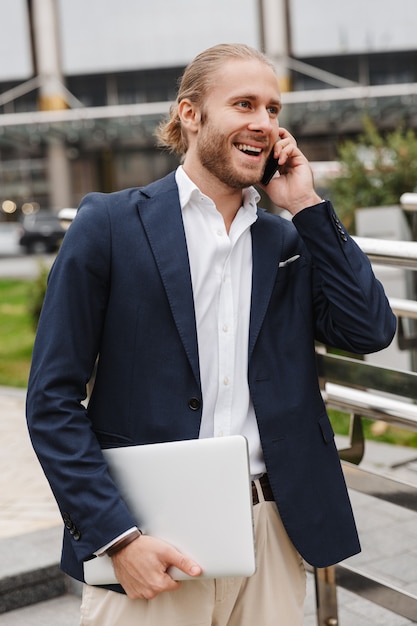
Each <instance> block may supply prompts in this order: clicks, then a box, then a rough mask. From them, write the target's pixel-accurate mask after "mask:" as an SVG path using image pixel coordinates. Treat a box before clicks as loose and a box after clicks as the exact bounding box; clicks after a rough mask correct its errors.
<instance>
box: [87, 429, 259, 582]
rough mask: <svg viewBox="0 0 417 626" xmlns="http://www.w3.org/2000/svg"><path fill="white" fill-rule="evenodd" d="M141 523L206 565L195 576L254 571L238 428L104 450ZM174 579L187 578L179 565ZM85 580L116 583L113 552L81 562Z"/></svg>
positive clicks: (248, 501) (246, 476) (244, 458)
mask: <svg viewBox="0 0 417 626" xmlns="http://www.w3.org/2000/svg"><path fill="white" fill-rule="evenodd" d="M103 454H104V456H105V458H106V461H107V463H108V465H109V471H110V474H111V475H112V477H113V479H114V481H115V482H116V484H117V485H118V487H119V489H120V492H121V494H122V497H123V498H124V500H125V501H126V503H127V505H128V507H129V509H130V510H131V512H132V514H133V516H134V518H135V519H136V520H137V525H138V527H139V528H140V529H141V530H142V532H143V533H144V534H149V535H152V536H155V537H158V538H160V539H163V540H165V541H167V542H168V543H170V544H171V545H173V546H174V547H175V548H177V549H178V550H179V551H180V552H182V553H183V554H185V555H186V556H189V557H191V558H192V559H194V560H195V561H196V562H197V563H198V564H199V565H200V566H201V567H202V569H203V573H202V575H201V576H200V577H199V578H221V577H226V576H245V577H246V576H251V575H252V574H253V573H254V571H255V547H254V530H253V517H252V493H251V483H250V474H249V460H248V445H247V441H246V438H245V437H243V436H241V435H233V436H229V437H215V438H210V439H192V440H186V441H173V442H166V443H156V444H149V445H140V446H129V447H122V448H111V449H108V450H103ZM169 573H170V575H171V576H172V577H173V578H174V579H176V580H183V579H190V580H195V578H193V577H189V576H188V575H186V574H184V573H183V572H181V571H180V570H178V569H176V568H171V570H170V571H169ZM84 576H85V580H86V582H87V583H88V584H91V585H107V584H114V583H117V580H116V578H115V575H114V571H113V566H112V562H111V559H110V557H108V556H107V555H106V556H103V557H97V558H94V559H92V560H90V561H86V562H85V563H84Z"/></svg>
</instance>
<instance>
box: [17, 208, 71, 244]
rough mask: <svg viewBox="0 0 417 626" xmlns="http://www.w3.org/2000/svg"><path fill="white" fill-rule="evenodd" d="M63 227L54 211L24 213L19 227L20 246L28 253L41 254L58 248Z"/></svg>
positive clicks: (62, 235)
mask: <svg viewBox="0 0 417 626" xmlns="http://www.w3.org/2000/svg"><path fill="white" fill-rule="evenodd" d="M65 232H66V231H65V229H64V228H63V227H62V225H61V221H60V219H59V217H58V216H57V215H55V213H51V212H50V211H38V213H33V214H31V215H25V217H24V218H23V220H22V222H21V227H20V238H19V244H20V246H21V247H22V248H23V249H24V250H25V251H26V252H27V253H29V254H43V253H45V252H55V251H56V250H58V248H59V246H60V244H61V242H62V240H63V238H64V235H65Z"/></svg>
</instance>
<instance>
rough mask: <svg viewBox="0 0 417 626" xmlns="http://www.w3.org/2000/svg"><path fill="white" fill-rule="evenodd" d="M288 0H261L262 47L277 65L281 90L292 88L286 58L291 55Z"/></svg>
mask: <svg viewBox="0 0 417 626" xmlns="http://www.w3.org/2000/svg"><path fill="white" fill-rule="evenodd" d="M288 11H289V8H288V0H259V17H260V30H261V47H262V51H263V52H265V54H266V55H267V57H268V58H269V59H271V61H273V63H274V64H275V67H276V71H277V76H278V81H279V86H280V90H281V92H286V91H290V90H291V84H290V73H289V70H288V68H287V64H286V59H287V57H288V56H289V49H290V35H289V14H288Z"/></svg>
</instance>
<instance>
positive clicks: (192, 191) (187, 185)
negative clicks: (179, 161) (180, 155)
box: [175, 165, 261, 215]
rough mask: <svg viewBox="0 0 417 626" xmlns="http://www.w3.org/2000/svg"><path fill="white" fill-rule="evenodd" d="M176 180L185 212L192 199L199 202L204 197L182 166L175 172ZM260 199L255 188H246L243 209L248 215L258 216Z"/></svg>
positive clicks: (243, 195)
mask: <svg viewBox="0 0 417 626" xmlns="http://www.w3.org/2000/svg"><path fill="white" fill-rule="evenodd" d="M175 180H176V183H177V186H178V194H179V198H180V205H181V210H184V208H185V207H186V206H187V204H188V203H189V202H190V200H191V199H195V200H197V201H198V200H199V198H200V197H201V196H204V194H203V193H202V192H201V191H200V189H199V188H198V187H197V185H196V184H195V183H193V181H192V180H191V178H190V177H189V176H188V175H187V174H186V173H185V171H184V168H183V167H182V165H179V166H178V168H177V171H176V172H175ZM205 197H207V196H205ZM260 197H261V196H260V195H259V193H258V192H257V191H256V189H255V187H245V188H244V189H243V192H242V207H243V208H244V209H245V210H246V211H247V212H248V213H251V214H253V215H256V211H257V203H258V201H259V199H260Z"/></svg>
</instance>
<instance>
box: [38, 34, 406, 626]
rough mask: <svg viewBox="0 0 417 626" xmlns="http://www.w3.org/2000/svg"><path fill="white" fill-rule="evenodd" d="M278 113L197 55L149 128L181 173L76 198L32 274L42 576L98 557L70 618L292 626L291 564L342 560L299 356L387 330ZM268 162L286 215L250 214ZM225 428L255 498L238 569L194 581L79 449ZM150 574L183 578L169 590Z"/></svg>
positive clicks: (341, 488) (237, 73)
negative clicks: (43, 263) (52, 530)
mask: <svg viewBox="0 0 417 626" xmlns="http://www.w3.org/2000/svg"><path fill="white" fill-rule="evenodd" d="M280 108H281V100H280V93H279V89H278V83H277V79H276V75H275V73H274V70H273V67H272V66H271V64H270V63H269V61H267V59H266V58H265V57H264V56H263V55H261V54H260V53H259V52H257V51H256V50H253V49H251V48H248V47H246V46H242V45H220V46H215V47H214V48H212V49H209V50H206V51H205V52H203V53H202V54H200V55H199V56H198V57H196V59H195V60H194V61H193V62H192V63H191V64H190V66H189V67H188V68H187V69H186V71H185V73H184V76H183V79H182V82H181V86H180V88H179V93H178V98H177V101H176V103H175V105H174V106H173V108H172V110H171V117H170V119H169V120H168V122H167V123H166V124H164V125H162V127H161V128H160V129H159V139H160V142H161V143H162V144H163V145H165V146H168V147H169V148H170V149H171V150H174V151H176V152H178V153H180V154H181V155H182V156H183V164H182V166H180V167H179V168H178V170H177V171H176V172H175V173H172V174H170V175H168V176H167V177H165V178H164V179H162V180H160V181H157V182H155V183H152V184H151V185H149V186H147V187H145V188H142V189H129V190H125V191H122V192H118V193H115V194H110V195H105V194H90V195H89V196H87V197H86V198H85V199H84V201H83V202H82V203H81V206H80V209H79V212H78V215H77V217H76V219H75V220H74V223H73V224H72V226H71V228H70V229H69V231H68V233H67V235H66V237H65V240H64V242H63V245H62V248H61V251H60V253H59V254H58V257H57V260H56V262H55V264H54V267H53V269H52V271H51V274H50V280H49V286H48V290H47V295H46V298H45V303H44V307H43V311H42V315H41V319H40V323H39V329H38V334H37V339H36V343H35V348H34V354H33V365H32V372H31V377H30V381H29V389H28V405H27V406H28V410H27V412H28V423H29V428H30V432H31V436H32V440H33V444H34V447H35V449H36V451H37V454H38V456H39V458H40V461H41V463H42V465H43V467H44V470H45V473H46V475H47V477H48V479H49V481H50V484H51V487H52V489H53V491H54V494H55V496H56V499H57V502H58V505H59V507H60V510H61V512H62V516H63V519H64V524H65V532H64V546H63V555H62V567H63V569H64V570H65V571H66V572H68V573H69V574H70V575H72V576H74V577H75V578H78V579H82V571H83V570H82V563H83V561H85V560H86V559H88V558H91V557H92V555H93V554H101V553H103V552H105V551H108V553H109V554H111V555H112V556H111V558H112V560H113V566H114V569H115V573H116V576H117V579H118V580H119V582H120V584H121V587H115V588H112V589H110V590H107V589H102V588H95V587H91V586H85V587H84V597H83V604H82V615H83V618H82V619H83V621H82V624H84V625H87V624H88V625H89V626H91V625H95V626H106V625H110V624H123V625H124V626H130V625H131V624H132V625H133V624H140V625H141V626H144V625H146V626H147V625H153V626H164V625H169V626H173V625H176V624H178V625H182V626H184V625H185V624H187V625H188V624H190V625H191V624H193V625H194V624H195V625H197V624H199V625H205V626H209V625H214V624H216V625H217V626H226V625H227V626H253V624H262V625H263V626H265V625H266V626H268V625H271V626H272V624H274V625H276V624H277V623H279V624H283V625H285V626H298V625H301V624H302V621H303V601H304V594H305V574H304V568H303V561H302V558H304V559H305V560H306V561H308V562H310V563H311V564H313V565H315V566H318V567H324V566H327V565H330V564H332V563H335V562H337V561H340V560H341V559H344V558H347V557H349V556H351V555H353V554H355V553H357V552H358V551H359V549H360V548H359V542H358V538H357V533H356V528H355V524H354V520H353V516H352V511H351V508H350V503H349V499H348V495H347V491H346V487H345V484H344V480H343V475H342V471H341V467H340V463H339V460H338V454H337V450H336V448H335V445H334V441H333V432H332V428H331V425H330V422H329V420H328V417H327V415H326V412H325V408H324V405H323V401H322V397H321V394H320V389H319V385H318V381H317V373H316V366H315V343H314V342H315V340H316V339H317V340H319V341H322V342H325V343H326V344H330V345H334V346H337V347H339V348H341V349H344V350H349V351H352V352H357V353H368V352H371V351H375V350H380V349H382V348H384V347H385V346H387V345H388V344H389V343H390V341H391V340H392V337H393V335H394V332H395V319H394V316H393V314H392V312H391V310H390V308H389V305H388V303H387V300H386V298H385V295H384V292H383V289H382V287H381V285H380V284H379V283H378V281H377V280H376V279H375V278H374V276H373V273H372V270H371V267H370V264H369V262H368V260H367V258H366V257H365V255H364V254H363V253H362V252H361V251H360V250H359V249H358V247H357V246H356V245H355V243H354V242H353V241H352V239H351V238H350V237H349V235H348V234H347V233H346V232H345V230H344V228H343V226H342V225H341V224H340V222H339V220H338V219H337V217H336V215H335V213H334V211H333V208H332V205H331V203H330V202H328V201H323V200H322V199H321V198H320V197H319V196H318V195H317V193H316V192H315V191H314V186H313V179H312V174H311V170H310V167H309V165H308V162H307V160H306V158H305V157H304V155H303V154H302V153H301V151H300V150H299V148H298V147H297V145H296V142H295V140H294V139H293V137H292V136H291V135H290V134H289V133H288V132H287V131H286V130H285V129H283V128H280V127H279V123H278V115H279V111H280ZM271 151H272V152H273V154H274V156H275V157H277V158H278V162H279V166H280V174H279V175H277V176H275V177H274V178H273V179H272V181H271V182H270V183H269V184H268V185H267V186H266V187H265V190H266V192H267V194H268V195H269V197H270V198H271V200H272V201H273V202H274V203H275V204H276V205H278V206H280V207H283V208H285V209H287V210H288V211H289V212H290V213H291V215H292V216H293V220H292V222H290V221H288V220H285V219H282V218H280V217H277V216H273V215H269V214H267V213H265V212H263V211H260V210H258V209H257V207H256V203H257V201H258V199H259V196H258V194H257V192H256V191H255V189H254V188H253V187H252V185H254V184H257V183H259V181H260V179H261V177H262V174H263V170H264V168H265V163H266V160H267V157H268V155H269V154H270V153H271ZM97 356H99V360H98V367H97V376H96V381H95V386H94V390H93V392H92V396H91V400H90V402H89V405H88V408H87V409H86V408H84V406H83V404H82V401H83V400H84V398H85V386H86V383H87V381H88V379H89V377H90V375H91V373H92V371H93V367H94V364H95V362H96V358H97ZM237 433H240V434H243V435H245V436H246V437H247V439H248V443H249V450H250V465H251V474H252V477H253V479H254V485H255V489H256V492H257V497H256V499H255V502H256V501H259V502H257V503H256V504H254V519H255V533H256V542H257V572H256V573H255V574H254V576H252V577H250V578H248V579H225V580H216V581H213V580H204V579H201V580H199V575H200V574H201V568H200V566H199V564H198V563H194V562H192V561H191V560H190V559H188V558H186V557H185V556H183V555H181V554H180V553H178V552H177V550H175V549H174V548H173V547H171V546H169V545H167V544H166V543H164V542H162V541H160V540H157V539H155V538H154V537H150V536H145V535H141V534H140V532H139V531H138V530H136V529H135V524H136V521H135V520H134V519H132V516H131V515H130V513H129V511H128V510H127V509H126V506H125V504H124V502H123V501H122V500H121V499H120V496H119V493H118V491H117V489H116V487H115V485H114V484H113V482H112V481H111V480H110V478H109V475H108V473H107V467H106V464H105V462H104V460H103V457H102V453H101V448H103V447H111V446H117V445H131V444H141V443H152V442H159V441H169V440H176V439H191V438H196V437H199V436H200V437H213V436H222V435H228V434H237ZM190 471H191V472H192V468H190ZM179 488H180V486H179ZM196 489H198V484H196ZM170 565H176V566H177V567H179V568H180V569H182V570H183V571H185V572H187V573H188V574H190V575H191V576H193V577H195V579H196V580H191V581H186V582H183V583H181V584H180V583H178V582H175V581H174V580H172V579H171V577H170V576H169V575H168V574H167V569H168V567H169V566H170ZM122 588H123V589H122ZM122 590H124V591H125V592H126V595H125V594H123V593H120V592H122ZM118 592H119V593H118Z"/></svg>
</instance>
